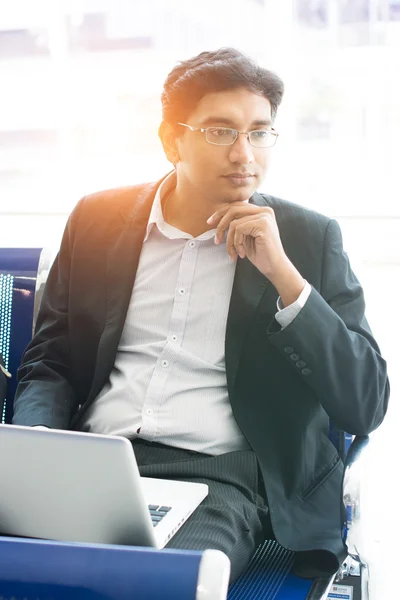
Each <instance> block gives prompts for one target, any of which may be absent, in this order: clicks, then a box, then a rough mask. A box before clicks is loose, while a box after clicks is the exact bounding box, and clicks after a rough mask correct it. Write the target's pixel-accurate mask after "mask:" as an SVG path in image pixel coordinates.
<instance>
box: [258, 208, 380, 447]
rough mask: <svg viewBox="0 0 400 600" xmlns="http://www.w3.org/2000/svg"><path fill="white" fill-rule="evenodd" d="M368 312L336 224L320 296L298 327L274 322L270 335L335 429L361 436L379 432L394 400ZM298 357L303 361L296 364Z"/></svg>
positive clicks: (327, 245) (328, 238) (312, 297)
mask: <svg viewBox="0 0 400 600" xmlns="http://www.w3.org/2000/svg"><path fill="white" fill-rule="evenodd" d="M364 313H365V302H364V295H363V291H362V288H361V286H360V284H359V282H358V280H357V278H356V277H355V275H354V273H353V272H352V270H351V268H350V264H349V261H348V258H347V255H346V254H345V252H344V250H343V245H342V236H341V233H340V228H339V225H338V224H337V222H336V221H334V220H331V221H330V222H329V225H328V227H327V230H326V234H325V242H324V255H323V268H322V281H321V289H320V293H319V292H318V291H317V290H316V289H315V288H312V289H311V293H310V294H309V297H308V298H307V300H306V302H305V304H304V306H303V308H301V309H300V311H299V312H298V314H297V316H295V318H294V319H293V320H292V322H291V323H289V325H287V326H286V327H284V328H281V326H280V325H279V324H278V323H274V324H273V325H271V327H270V329H269V331H268V333H269V336H270V342H271V343H272V344H273V345H274V346H275V347H276V348H277V349H278V350H279V351H280V352H281V353H282V355H283V356H284V357H285V359H286V360H287V362H288V364H290V365H291V367H292V368H293V369H294V370H295V371H296V372H297V374H298V375H299V377H301V378H302V379H303V380H304V381H305V382H306V383H307V384H308V385H309V386H310V387H311V388H312V389H313V390H314V392H315V393H316V394H317V396H318V398H319V400H320V402H321V405H322V406H323V407H324V409H325V410H326V412H327V413H328V414H329V416H330V417H331V418H332V419H333V421H334V422H335V424H336V425H337V426H338V427H339V428H341V429H343V430H345V431H348V432H349V433H353V434H359V435H365V434H368V433H370V432H371V431H372V430H374V429H376V427H378V425H379V424H380V423H381V421H382V420H383V418H384V415H385V413H386V409H387V403H388V397H389V383H388V379H387V372H386V362H385V361H384V359H383V358H382V356H381V354H380V351H379V348H378V345H377V344H376V341H375V339H374V337H373V335H372V333H371V330H370V328H369V326H368V323H367V321H366V318H365V314H364ZM290 349H293V352H288V350H290ZM293 354H297V355H298V356H299V359H298V361H293V360H292V358H291V356H292V355H293ZM299 361H301V364H302V363H303V362H304V363H305V365H304V366H303V367H302V368H299V367H298V366H297V365H296V363H298V362H299Z"/></svg>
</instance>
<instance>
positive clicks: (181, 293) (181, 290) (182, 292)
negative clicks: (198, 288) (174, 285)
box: [179, 288, 186, 296]
mask: <svg viewBox="0 0 400 600" xmlns="http://www.w3.org/2000/svg"><path fill="white" fill-rule="evenodd" d="M179 293H180V295H181V296H184V295H185V294H186V290H185V288H180V290H179Z"/></svg>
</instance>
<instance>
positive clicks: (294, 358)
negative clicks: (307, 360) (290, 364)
mask: <svg viewBox="0 0 400 600" xmlns="http://www.w3.org/2000/svg"><path fill="white" fill-rule="evenodd" d="M290 358H291V359H292V360H299V358H300V356H299V355H298V354H296V353H293V354H291V355H290Z"/></svg>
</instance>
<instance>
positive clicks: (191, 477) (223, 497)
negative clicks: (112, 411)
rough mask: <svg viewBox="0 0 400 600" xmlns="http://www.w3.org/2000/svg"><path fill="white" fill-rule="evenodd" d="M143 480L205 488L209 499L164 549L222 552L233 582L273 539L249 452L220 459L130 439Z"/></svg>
mask: <svg viewBox="0 0 400 600" xmlns="http://www.w3.org/2000/svg"><path fill="white" fill-rule="evenodd" d="M132 446H133V449H134V452H135V456H136V460H137V463H138V465H139V470H140V473H141V475H142V476H144V477H159V478H161V479H177V480H181V481H194V482H200V483H206V484H207V485H208V486H209V493H208V496H207V497H206V498H205V500H203V502H202V503H201V504H200V506H199V507H198V508H197V509H196V511H195V512H194V513H193V515H192V516H191V517H190V518H189V519H188V521H187V522H186V523H185V524H184V525H183V526H182V527H181V529H180V530H179V531H178V532H177V533H176V534H175V535H174V537H173V538H172V540H171V541H170V542H169V543H168V546H167V548H180V549H185V550H206V549H208V548H212V549H217V550H222V551H223V552H225V554H226V555H227V556H228V557H229V559H230V561H231V578H230V582H231V583H233V582H234V581H235V580H236V579H237V578H238V577H239V575H240V574H241V573H242V572H243V571H244V569H245V568H246V566H247V564H248V563H249V561H250V559H251V557H252V555H253V553H254V551H255V549H256V548H257V546H258V545H259V544H260V542H261V541H262V540H263V539H265V538H270V537H272V531H271V527H270V521H269V515H268V507H267V503H266V500H265V497H264V495H263V492H262V489H263V484H262V481H261V480H260V477H261V476H260V474H259V468H258V463H257V458H256V456H255V454H254V452H253V451H252V450H241V451H237V452H229V453H227V454H220V455H218V456H211V455H208V454H200V453H198V452H192V451H190V450H183V449H181V448H172V447H170V446H164V445H162V444H157V443H148V442H144V441H142V440H133V441H132Z"/></svg>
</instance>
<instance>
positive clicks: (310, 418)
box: [13, 182, 388, 560]
mask: <svg viewBox="0 0 400 600" xmlns="http://www.w3.org/2000/svg"><path fill="white" fill-rule="evenodd" d="M159 184H160V182H158V183H156V184H148V185H140V186H135V187H128V188H123V189H117V190H110V191H106V192H100V193H97V194H93V195H91V196H87V197H85V198H83V199H82V200H81V201H80V202H79V204H78V205H77V207H76V208H75V210H74V211H73V213H72V215H71V217H70V219H69V221H68V224H67V227H66V230H65V233H64V237H63V241H62V245H61V248H60V252H59V254H58V257H57V259H56V261H55V263H54V265H53V267H52V269H51V271H50V274H49V278H48V281H47V284H46V289H45V292H44V296H43V300H42V304H41V309H40V312H39V316H38V321H37V327H36V334H35V336H34V338H33V340H32V342H31V344H30V345H29V346H28V348H27V350H26V352H25V355H24V357H23V363H22V366H21V368H20V371H19V377H20V383H19V387H18V390H17V394H16V400H15V413H14V421H13V422H14V423H16V424H20V425H35V424H42V425H47V426H50V427H56V428H79V426H80V423H81V420H82V415H83V414H84V412H85V409H86V408H87V406H88V405H89V404H90V403H91V402H92V401H93V400H94V398H95V397H96V396H97V394H98V393H99V392H100V390H101V389H102V387H103V386H104V384H105V383H106V381H107V379H108V377H109V375H110V372H111V369H112V367H113V364H114V361H115V356H116V352H117V348H118V343H119V340H120V336H121V332H122V328H123V325H124V321H125V316H126V312H127V309H128V305H129V301H130V297H131V292H132V286H133V284H134V280H135V274H136V269H137V265H138V260H139V255H140V251H141V247H142V242H143V238H144V235H145V230H146V226H147V221H148V218H149V214H150V209H151V205H152V202H153V199H154V196H155V193H156V190H157V187H158V185H159ZM251 202H252V203H254V204H257V205H260V206H270V207H271V208H273V209H274V211H275V215H276V218H277V222H278V226H279V230H280V234H281V239H282V242H283V245H284V248H285V251H286V253H287V255H288V257H289V258H290V260H291V261H292V262H293V263H294V265H295V266H296V268H297V269H298V270H299V271H300V273H301V274H302V275H303V277H304V278H305V279H307V280H308V281H309V283H310V284H311V285H312V293H311V295H310V297H309V299H308V301H307V303H306V305H305V306H304V308H303V309H302V310H301V312H300V313H299V314H298V316H297V317H296V318H295V319H294V321H293V322H292V323H291V324H290V325H289V326H288V327H286V328H285V329H284V330H281V328H280V326H279V325H278V323H277V322H276V320H275V318H274V315H275V313H276V301H277V292H276V290H275V288H274V287H273V286H272V284H271V283H270V282H269V281H268V280H267V279H266V278H265V277H264V276H263V275H262V274H261V273H260V272H259V271H258V270H257V269H256V268H255V267H254V266H253V265H252V264H251V263H250V262H249V261H248V260H247V259H243V260H242V259H238V262H237V267H236V273H235V279H234V284H233V290H232V296H231V302H230V307H229V314H228V320H227V328H226V347H225V351H226V374H227V384H228V390H229V398H230V402H231V405H232V410H233V413H234V416H235V418H236V421H237V423H238V425H239V427H240V428H241V430H242V432H243V434H244V435H245V437H246V439H247V441H248V442H249V444H250V446H251V447H252V448H253V449H254V451H255V453H256V455H257V457H258V460H259V464H260V468H261V471H262V475H263V479H264V483H265V490H266V494H267V498H268V504H269V507H270V515H271V521H272V526H273V529H274V533H275V536H276V538H277V540H278V541H279V542H280V543H281V544H282V545H283V546H285V547H287V548H290V549H293V550H297V551H300V550H311V549H314V548H319V549H326V550H329V551H330V552H333V553H334V554H335V555H336V557H337V558H338V560H341V559H342V558H343V557H344V551H345V550H344V546H343V542H342V539H341V525H342V514H341V482H342V474H343V464H342V462H341V460H340V458H339V456H338V454H337V451H336V449H335V447H334V446H333V445H332V444H331V442H330V441H329V439H328V428H329V418H331V419H332V420H333V421H334V423H335V424H336V426H337V427H339V428H340V429H343V430H346V431H348V432H350V433H353V434H361V435H364V434H368V433H369V432H371V431H372V430H373V429H374V428H376V427H377V426H378V425H379V424H380V422H381V421H382V419H383V417H384V414H385V412H386V407H387V400H388V382H387V376H386V364H385V361H384V360H383V359H382V357H381V356H380V353H379V349H378V347H377V345H376V342H375V341H374V338H373V337H372V334H371V332H370V329H369V327H368V324H367V322H366V320H365V317H364V299H363V293H362V289H361V287H360V285H359V283H358V281H357V279H356V277H355V276H354V274H353V273H352V271H351V269H350V266H349V263H348V259H347V256H346V254H345V253H344V252H343V248H342V241H341V234H340V229H339V226H338V224H337V223H336V222H335V221H334V220H330V219H328V218H327V217H324V216H322V215H320V214H317V213H315V212H312V211H310V210H307V209H304V208H302V207H300V206H297V205H295V204H291V203H289V202H285V201H283V200H280V199H278V198H275V197H272V196H267V195H264V194H258V193H255V194H254V195H253V196H252V198H251Z"/></svg>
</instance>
